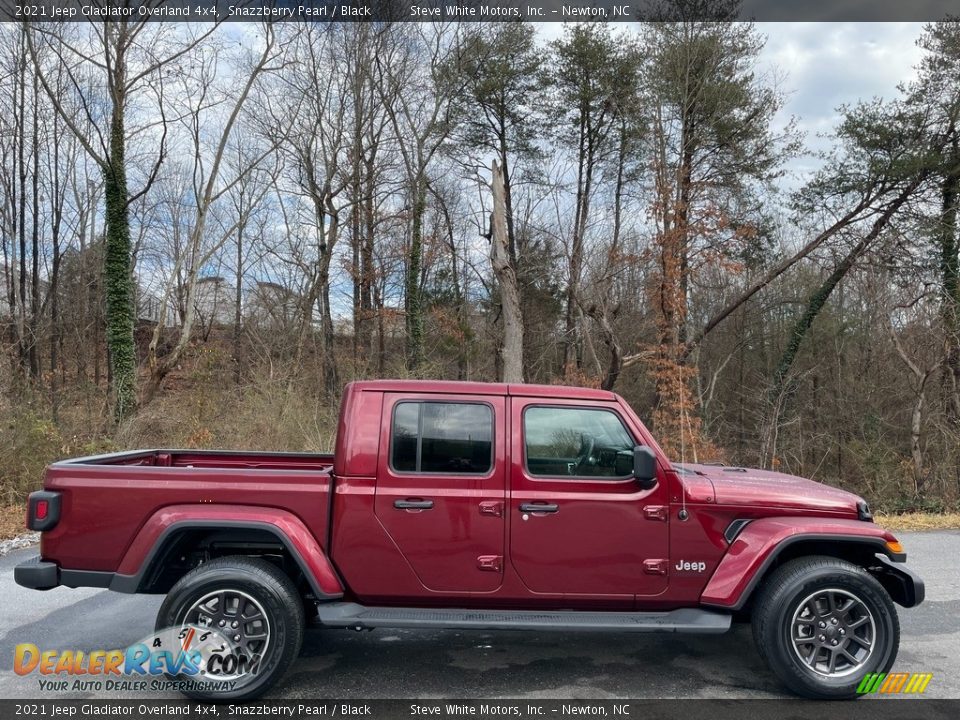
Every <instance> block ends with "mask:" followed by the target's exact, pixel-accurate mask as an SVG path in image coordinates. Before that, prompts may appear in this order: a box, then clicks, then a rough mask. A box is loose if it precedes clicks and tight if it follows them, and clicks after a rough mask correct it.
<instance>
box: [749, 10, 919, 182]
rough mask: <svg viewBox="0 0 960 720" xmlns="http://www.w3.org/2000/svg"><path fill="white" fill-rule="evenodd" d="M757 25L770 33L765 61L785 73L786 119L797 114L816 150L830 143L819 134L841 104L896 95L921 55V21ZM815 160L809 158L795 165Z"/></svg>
mask: <svg viewBox="0 0 960 720" xmlns="http://www.w3.org/2000/svg"><path fill="white" fill-rule="evenodd" d="M757 29H758V30H759V31H760V32H761V33H763V34H764V35H766V36H767V44H766V47H765V48H764V51H763V60H764V62H765V63H767V64H768V66H769V67H771V68H774V67H775V68H777V69H778V70H779V72H780V73H781V74H782V75H783V82H782V85H783V89H784V90H785V91H786V92H787V106H786V108H784V113H783V115H784V118H785V117H789V116H790V115H794V116H796V117H797V119H798V120H799V124H800V128H801V130H803V131H804V132H805V134H806V144H807V146H808V147H809V148H811V149H813V150H816V149H818V148H822V147H824V145H825V144H826V143H824V142H818V141H817V137H816V136H817V134H818V133H828V132H830V130H831V129H832V128H833V127H834V126H835V125H836V122H837V119H838V114H837V108H838V107H839V106H840V105H843V104H845V103H846V104H851V103H854V102H856V101H857V100H861V99H863V100H866V99H869V98H872V97H885V98H892V97H895V96H896V94H897V85H898V84H899V83H901V82H903V81H905V80H909V79H910V78H911V77H912V76H913V73H914V67H915V66H916V64H917V63H918V61H919V60H920V55H921V51H920V49H919V48H918V47H917V44H916V41H917V38H918V37H919V36H920V33H921V31H922V29H923V25H922V24H920V23H758V25H757ZM784 118H781V120H783V119H784ZM813 164H814V161H813V159H812V158H806V159H800V160H798V161H797V162H796V163H795V164H794V165H793V167H794V168H795V169H796V170H798V171H802V170H809V169H810V168H811V167H812V166H813Z"/></svg>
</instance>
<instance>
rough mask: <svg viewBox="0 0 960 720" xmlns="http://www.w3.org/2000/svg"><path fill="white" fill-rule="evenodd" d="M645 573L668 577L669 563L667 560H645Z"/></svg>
mask: <svg viewBox="0 0 960 720" xmlns="http://www.w3.org/2000/svg"><path fill="white" fill-rule="evenodd" d="M643 571H644V572H645V573H646V574H647V575H666V574H667V561H666V560H644V561H643Z"/></svg>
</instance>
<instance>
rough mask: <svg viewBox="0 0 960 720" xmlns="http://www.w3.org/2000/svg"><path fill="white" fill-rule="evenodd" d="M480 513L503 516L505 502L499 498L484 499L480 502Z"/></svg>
mask: <svg viewBox="0 0 960 720" xmlns="http://www.w3.org/2000/svg"><path fill="white" fill-rule="evenodd" d="M480 514H481V515H493V516H494V517H503V503H502V502H500V501H499V500H484V501H483V502H482V503H480Z"/></svg>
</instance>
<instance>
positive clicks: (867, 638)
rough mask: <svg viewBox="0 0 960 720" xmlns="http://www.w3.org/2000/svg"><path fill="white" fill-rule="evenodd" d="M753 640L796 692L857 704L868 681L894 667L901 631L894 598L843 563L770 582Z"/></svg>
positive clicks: (797, 568) (796, 567)
mask: <svg viewBox="0 0 960 720" xmlns="http://www.w3.org/2000/svg"><path fill="white" fill-rule="evenodd" d="M753 637H754V640H755V641H756V645H757V649H758V650H759V652H760V655H761V656H762V657H763V658H764V659H765V660H766V661H767V664H768V665H769V666H770V669H771V670H773V672H774V673H775V674H776V675H777V677H779V678H780V680H781V681H782V682H783V683H784V684H785V685H786V686H787V687H789V688H790V689H791V690H793V691H794V692H796V693H798V694H800V695H804V696H806V697H814V698H828V699H839V698H852V697H856V696H857V687H858V686H859V684H860V681H861V680H862V679H863V676H864V675H866V674H867V673H876V672H887V671H888V670H889V669H890V668H891V666H892V665H893V663H894V660H896V657H897V650H898V648H899V646H900V623H899V620H898V618H897V612H896V609H895V608H894V606H893V602H892V601H891V600H890V596H889V595H888V594H887V592H886V590H884V589H883V586H882V585H880V583H879V582H877V580H876V579H875V578H874V577H873V576H871V575H870V574H869V573H868V572H867V571H866V570H864V569H863V568H861V567H858V566H856V565H853V564H851V563H848V562H846V561H844V560H840V559H838V558H832V557H807V558H799V559H797V560H792V561H790V562H788V563H786V564H784V565H783V566H782V567H780V568H777V570H775V571H774V572H773V574H771V575H770V577H769V578H767V580H766V581H765V582H764V584H763V586H762V587H761V589H760V593H759V595H758V596H757V598H756V602H755V603H754V611H753Z"/></svg>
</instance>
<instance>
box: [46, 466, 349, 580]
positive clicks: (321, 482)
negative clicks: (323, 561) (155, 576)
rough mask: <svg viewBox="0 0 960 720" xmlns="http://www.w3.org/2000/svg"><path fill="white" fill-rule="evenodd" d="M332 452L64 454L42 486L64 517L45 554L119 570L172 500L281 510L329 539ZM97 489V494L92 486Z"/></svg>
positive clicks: (65, 562) (84, 566)
mask: <svg viewBox="0 0 960 720" xmlns="http://www.w3.org/2000/svg"><path fill="white" fill-rule="evenodd" d="M332 465H333V455H332V454H323V453H319V454H313V453H272V452H232V451H223V450H166V449H152V450H136V451H131V452H119V453H111V454H108V455H96V456H92V457H85V458H77V459H73V460H63V461H61V462H57V463H54V464H53V465H51V466H50V467H48V468H47V475H46V480H45V482H44V488H45V489H46V490H53V491H57V492H59V493H61V511H60V512H61V518H62V519H63V520H62V522H60V523H59V524H58V525H57V526H56V527H55V528H53V529H52V530H50V531H47V532H44V533H43V535H42V536H41V554H42V556H43V558H44V559H45V560H51V561H55V562H57V563H58V564H60V565H61V566H62V567H68V568H76V569H81V570H92V571H108V572H116V571H117V570H118V568H119V567H120V565H121V562H122V560H123V558H124V555H125V553H126V551H127V549H128V548H129V547H130V545H131V543H132V542H133V540H134V538H135V537H136V536H137V533H138V532H139V531H140V529H141V528H142V527H143V526H144V525H146V524H147V523H149V522H150V520H151V518H153V517H154V516H155V515H156V514H157V513H160V512H162V511H163V510H164V509H165V508H169V507H172V506H178V507H182V506H184V505H198V504H203V505H211V504H214V505H230V506H238V505H239V506H257V507H266V508H278V509H281V510H286V511H288V512H290V513H292V514H293V515H296V516H297V517H298V518H299V519H300V520H301V521H302V522H303V523H304V525H306V526H307V528H309V529H310V531H311V533H312V534H313V536H314V537H315V538H316V539H317V541H318V542H319V543H320V544H321V546H323V545H325V543H326V538H327V531H328V518H329V510H330V494H331V490H332V475H331V468H332ZM91 491H92V492H91Z"/></svg>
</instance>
